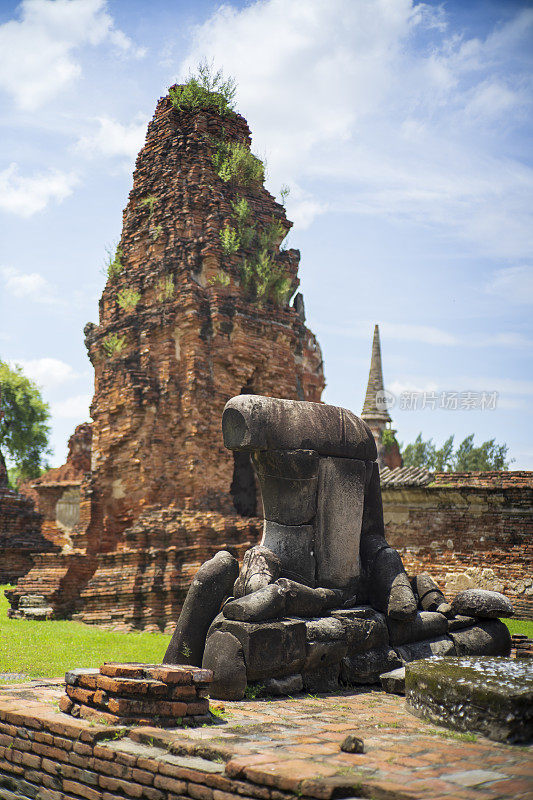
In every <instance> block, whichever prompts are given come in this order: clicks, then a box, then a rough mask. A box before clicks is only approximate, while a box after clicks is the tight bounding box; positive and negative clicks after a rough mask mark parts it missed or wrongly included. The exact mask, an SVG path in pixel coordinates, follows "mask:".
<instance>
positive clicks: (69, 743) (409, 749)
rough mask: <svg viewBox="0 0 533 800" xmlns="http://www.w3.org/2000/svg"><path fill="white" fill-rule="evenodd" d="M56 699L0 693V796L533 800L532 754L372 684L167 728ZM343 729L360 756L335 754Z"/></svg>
mask: <svg viewBox="0 0 533 800" xmlns="http://www.w3.org/2000/svg"><path fill="white" fill-rule="evenodd" d="M63 692H64V687H63V684H62V682H60V681H43V682H33V683H31V684H19V685H6V686H3V687H0V798H1V799H2V800H4V798H5V799H6V800H20V797H21V793H22V796H23V797H32V798H34V797H35V798H37V800H62V798H65V797H66V798H80V799H81V800H118V799H119V798H128V797H138V798H141V799H142V800H144V799H146V800H175V798H197V800H231V798H241V799H242V798H246V797H249V798H263V799H264V800H285V798H289V797H301V798H319V799H320V798H324V799H325V800H328V798H336V797H338V798H341V797H344V798H362V797H365V798H373V799H374V800H412V799H414V798H428V799H430V800H459V798H460V800H498V799H499V798H519V799H520V800H526V798H533V759H532V757H531V755H532V750H531V748H528V747H523V746H510V745H504V744H497V743H495V742H491V741H489V740H488V739H484V738H483V737H474V736H472V737H469V736H465V735H462V734H455V733H453V732H451V731H448V730H446V729H444V728H440V727H437V726H435V725H430V724H426V723H424V722H422V721H421V720H419V719H418V718H416V717H413V716H412V715H411V714H410V713H409V712H408V711H407V710H406V708H405V701H404V699H403V698H401V697H397V696H394V695H387V694H384V693H382V692H381V691H379V690H377V689H375V690H374V689H367V688H364V689H361V690H360V691H346V692H342V693H339V694H336V695H329V696H319V697H312V696H309V695H297V696H295V697H294V698H292V699H286V698H284V699H279V700H277V699H272V700H268V699H256V700H253V701H247V702H236V703H226V704H225V710H224V715H223V717H221V718H220V719H219V720H218V722H217V724H216V725H210V726H204V727H199V728H195V729H172V730H161V729H157V728H151V727H136V728H129V729H120V728H117V727H116V726H115V727H113V726H105V725H98V724H94V723H92V724H91V723H89V722H87V721H85V720H76V719H73V718H71V717H67V716H66V715H64V714H61V713H60V712H59V711H58V708H57V704H58V702H59V699H60V697H61V696H62V694H63ZM215 705H216V704H215ZM347 733H355V734H356V735H357V736H359V737H361V738H362V739H364V742H365V746H366V752H365V753H363V754H349V753H344V752H342V751H341V750H340V745H341V742H342V741H343V739H344V737H345V736H346V734H347ZM123 734H125V735H124V737H123V738H118V737H120V736H122V735H123ZM115 737H117V738H115ZM2 780H3V783H2ZM17 791H18V793H17Z"/></svg>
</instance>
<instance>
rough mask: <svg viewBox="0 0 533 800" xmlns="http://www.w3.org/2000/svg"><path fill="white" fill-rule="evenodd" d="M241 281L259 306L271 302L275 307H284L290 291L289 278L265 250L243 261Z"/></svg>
mask: <svg viewBox="0 0 533 800" xmlns="http://www.w3.org/2000/svg"><path fill="white" fill-rule="evenodd" d="M241 281H242V283H243V286H244V288H245V289H247V290H248V291H250V292H251V293H252V294H254V295H255V297H256V299H257V301H258V302H259V303H260V304H262V303H264V302H265V301H266V300H272V302H274V303H275V304H276V305H279V306H281V305H284V304H285V303H286V302H287V300H288V297H289V294H290V290H291V280H290V278H288V277H287V275H286V274H285V271H284V270H283V269H282V267H280V266H279V265H278V264H276V263H275V261H274V259H273V258H272V255H271V254H270V253H269V252H268V251H267V250H261V251H260V252H259V253H257V254H256V255H255V256H254V257H253V258H252V259H247V258H245V259H244V261H243V263H242V267H241Z"/></svg>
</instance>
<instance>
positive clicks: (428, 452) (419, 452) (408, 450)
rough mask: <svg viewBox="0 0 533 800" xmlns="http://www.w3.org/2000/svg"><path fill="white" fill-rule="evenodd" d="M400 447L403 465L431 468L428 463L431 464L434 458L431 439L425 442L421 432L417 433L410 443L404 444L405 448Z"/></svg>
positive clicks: (433, 446) (433, 447)
mask: <svg viewBox="0 0 533 800" xmlns="http://www.w3.org/2000/svg"><path fill="white" fill-rule="evenodd" d="M401 449H402V458H403V465H404V467H426V468H427V469H431V467H430V466H429V465H430V464H431V465H432V464H433V461H434V459H435V445H434V444H433V439H428V440H427V442H425V441H424V440H423V439H422V433H419V434H418V436H417V437H416V439H415V440H414V442H412V444H408V445H406V447H405V449H404V447H403V445H402V446H401Z"/></svg>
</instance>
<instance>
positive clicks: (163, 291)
mask: <svg viewBox="0 0 533 800" xmlns="http://www.w3.org/2000/svg"><path fill="white" fill-rule="evenodd" d="M174 288H175V287H174V277H173V276H172V275H165V277H164V278H160V279H159V281H158V282H157V299H158V300H159V302H160V303H164V302H165V300H171V299H172V297H173V295H174Z"/></svg>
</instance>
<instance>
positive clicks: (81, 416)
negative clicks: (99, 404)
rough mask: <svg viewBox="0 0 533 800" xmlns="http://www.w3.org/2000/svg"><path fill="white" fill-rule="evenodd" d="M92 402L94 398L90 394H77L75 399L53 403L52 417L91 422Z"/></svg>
mask: <svg viewBox="0 0 533 800" xmlns="http://www.w3.org/2000/svg"><path fill="white" fill-rule="evenodd" d="M91 400H92V398H91V395H89V394H77V395H75V396H74V397H67V398H66V399H65V400H60V401H59V402H57V403H52V406H51V411H52V416H53V417H58V418H60V419H75V420H78V422H79V421H82V420H89V419H90V415H89V406H90V404H91Z"/></svg>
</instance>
